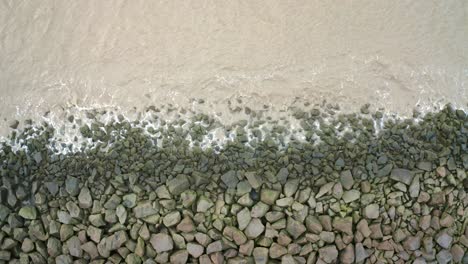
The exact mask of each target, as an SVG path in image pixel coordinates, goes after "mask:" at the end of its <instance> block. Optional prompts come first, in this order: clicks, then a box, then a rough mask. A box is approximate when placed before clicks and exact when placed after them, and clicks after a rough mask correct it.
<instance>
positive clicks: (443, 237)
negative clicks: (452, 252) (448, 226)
mask: <svg viewBox="0 0 468 264" xmlns="http://www.w3.org/2000/svg"><path fill="white" fill-rule="evenodd" d="M452 240H453V238H452V236H451V235H449V234H448V233H447V232H446V231H445V230H443V231H440V232H439V233H438V234H437V235H436V242H437V244H438V245H439V246H441V247H443V248H445V249H449V248H450V246H451V245H452Z"/></svg>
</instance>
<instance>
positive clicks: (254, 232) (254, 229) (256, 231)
mask: <svg viewBox="0 0 468 264" xmlns="http://www.w3.org/2000/svg"><path fill="white" fill-rule="evenodd" d="M263 231H265V226H264V225H263V223H262V221H261V220H260V219H258V218H252V220H250V223H249V224H248V225H247V227H246V228H245V230H244V233H245V235H246V236H247V237H248V238H249V239H255V238H257V237H258V236H260V235H261V234H262V233H263Z"/></svg>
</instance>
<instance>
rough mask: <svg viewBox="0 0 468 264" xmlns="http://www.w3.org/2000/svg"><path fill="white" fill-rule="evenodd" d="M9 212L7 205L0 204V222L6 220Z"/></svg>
mask: <svg viewBox="0 0 468 264" xmlns="http://www.w3.org/2000/svg"><path fill="white" fill-rule="evenodd" d="M10 212H11V210H10V209H9V208H8V207H6V206H4V205H3V204H0V224H1V223H2V222H3V221H5V220H6V218H7V217H8V215H9V214H10Z"/></svg>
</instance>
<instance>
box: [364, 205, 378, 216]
mask: <svg viewBox="0 0 468 264" xmlns="http://www.w3.org/2000/svg"><path fill="white" fill-rule="evenodd" d="M364 215H365V216H366V218H368V219H377V218H378V217H379V205H378V204H369V205H368V206H366V207H365V208H364Z"/></svg>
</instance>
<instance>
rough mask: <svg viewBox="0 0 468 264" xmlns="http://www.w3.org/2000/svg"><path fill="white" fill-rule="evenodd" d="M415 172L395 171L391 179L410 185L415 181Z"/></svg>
mask: <svg viewBox="0 0 468 264" xmlns="http://www.w3.org/2000/svg"><path fill="white" fill-rule="evenodd" d="M413 176H414V174H413V172H411V171H409V170H406V169H393V170H392V172H391V174H390V178H391V179H392V180H395V181H398V182H402V183H404V184H406V185H410V183H411V181H412V180H413Z"/></svg>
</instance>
